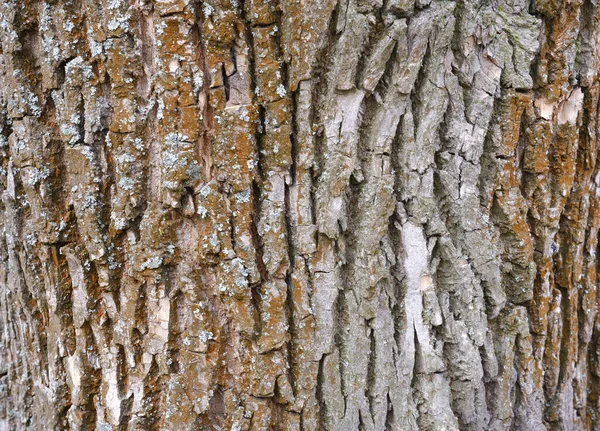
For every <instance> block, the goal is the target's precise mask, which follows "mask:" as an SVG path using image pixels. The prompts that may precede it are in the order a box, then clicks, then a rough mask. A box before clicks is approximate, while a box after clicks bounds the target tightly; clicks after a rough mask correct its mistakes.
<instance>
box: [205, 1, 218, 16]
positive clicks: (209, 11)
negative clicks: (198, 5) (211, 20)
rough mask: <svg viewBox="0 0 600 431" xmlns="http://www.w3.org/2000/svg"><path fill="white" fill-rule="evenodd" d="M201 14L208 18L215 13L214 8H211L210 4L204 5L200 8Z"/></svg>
mask: <svg viewBox="0 0 600 431" xmlns="http://www.w3.org/2000/svg"><path fill="white" fill-rule="evenodd" d="M202 12H203V13H204V17H205V18H208V17H209V16H211V15H212V14H213V13H214V12H215V8H213V7H212V6H211V5H210V4H208V3H204V7H203V8H202Z"/></svg>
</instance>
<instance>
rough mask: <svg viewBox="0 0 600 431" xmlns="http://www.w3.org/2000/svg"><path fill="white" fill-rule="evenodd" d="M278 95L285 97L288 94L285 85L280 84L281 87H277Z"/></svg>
mask: <svg viewBox="0 0 600 431" xmlns="http://www.w3.org/2000/svg"><path fill="white" fill-rule="evenodd" d="M276 92H277V95H278V96H279V97H285V95H286V94H287V92H286V91H285V87H284V86H283V84H279V86H277V90H276Z"/></svg>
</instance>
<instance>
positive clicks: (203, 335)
mask: <svg viewBox="0 0 600 431" xmlns="http://www.w3.org/2000/svg"><path fill="white" fill-rule="evenodd" d="M198 338H200V341H202V342H203V343H206V342H207V341H208V340H212V339H213V338H214V336H213V333H212V332H210V331H202V332H200V335H199V336H198Z"/></svg>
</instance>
